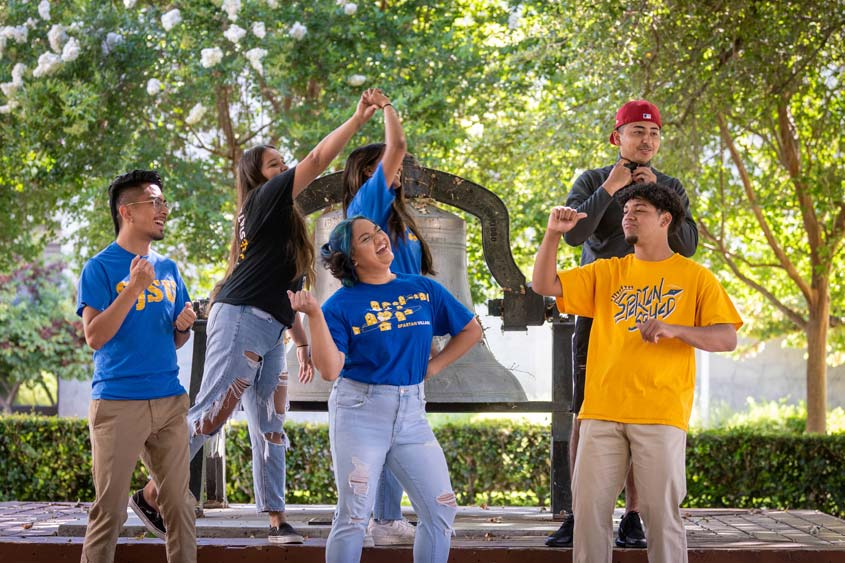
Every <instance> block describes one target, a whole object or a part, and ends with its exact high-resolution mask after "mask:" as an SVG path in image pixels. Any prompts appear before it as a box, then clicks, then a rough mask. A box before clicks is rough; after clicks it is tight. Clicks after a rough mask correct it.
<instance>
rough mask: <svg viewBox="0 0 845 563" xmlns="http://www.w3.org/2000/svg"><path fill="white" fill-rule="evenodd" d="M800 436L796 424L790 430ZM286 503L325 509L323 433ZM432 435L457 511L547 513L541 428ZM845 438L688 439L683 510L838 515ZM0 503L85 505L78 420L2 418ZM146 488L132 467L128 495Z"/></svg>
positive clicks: (291, 458) (237, 446)
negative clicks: (483, 508) (506, 508)
mask: <svg viewBox="0 0 845 563" xmlns="http://www.w3.org/2000/svg"><path fill="white" fill-rule="evenodd" d="M790 426H793V427H794V428H796V429H800V426H799V425H792V424H790ZM286 431H287V433H288V437H289V438H290V442H291V449H290V450H289V451H288V458H287V462H288V465H287V488H288V493H287V498H288V501H289V502H291V503H305V504H307V503H333V502H335V501H336V495H335V486H334V476H333V475H332V469H331V456H330V454H329V443H328V430H327V428H326V426H324V425H313V424H288V425H287V427H286ZM435 433H436V435H437V437H438V440H439V441H440V444H441V446H442V447H443V450H444V452H445V454H446V460H447V463H448V465H449V469H450V475H451V479H452V486H453V487H454V489H455V493H456V495H457V497H458V501H459V502H460V503H461V504H482V503H483V504H488V505H489V504H510V505H526V506H537V505H541V506H547V505H548V503H549V472H550V467H549V428H548V426H546V425H536V424H521V423H518V422H514V421H511V420H489V421H485V422H483V423H473V424H445V425H443V426H440V427H438V428H436V429H435ZM226 455H227V457H226V475H227V497H228V500H229V501H230V502H254V498H253V495H252V469H251V466H252V462H251V454H250V445H249V437H248V435H247V429H246V425H245V424H243V423H236V424H232V425H230V426H229V427H228V428H227V438H226ZM843 463H845V434H842V433H838V434H833V435H829V436H818V435H806V434H798V433H782V432H774V431H771V429H769V431H766V432H761V431H759V430H758V429H749V428H743V429H729V430H711V431H700V432H693V433H691V434H690V435H689V437H688V440H687V488H688V491H689V492H688V496H687V499H686V501H685V506H688V507H698V508H705V507H722V506H724V507H738V508H763V507H766V508H772V509H784V508H793V509H797V508H812V509H818V510H822V511H824V512H827V513H829V514H834V515H836V516H840V517H842V516H845V473H843V472H842V470H841V468H842V466H843ZM0 473H1V474H3V475H4V479H3V480H2V483H0V501H3V500H13V499H16V500H33V501H43V500H82V501H90V500H93V496H94V492H93V485H92V482H91V456H90V444H89V441H88V427H87V425H86V423H85V421H84V420H77V419H60V418H52V417H39V416H5V417H0ZM145 481H146V477H145V474H144V471H143V470H142V467H141V465H140V464H139V465H138V467H136V470H135V473H134V474H133V477H132V488H137V487H140V486H142V485H143V484H144V483H145Z"/></svg>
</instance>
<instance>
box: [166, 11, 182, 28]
mask: <svg viewBox="0 0 845 563" xmlns="http://www.w3.org/2000/svg"><path fill="white" fill-rule="evenodd" d="M181 21H182V12H180V11H179V8H174V9H172V10H170V11H169V12H167V13H166V14H163V15H162V16H161V27H163V28H164V31H170V30H171V29H173V28H174V27H176V26H177V25H179V22H181Z"/></svg>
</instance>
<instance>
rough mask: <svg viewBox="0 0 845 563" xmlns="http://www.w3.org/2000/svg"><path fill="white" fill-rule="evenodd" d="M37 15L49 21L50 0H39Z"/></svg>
mask: <svg viewBox="0 0 845 563" xmlns="http://www.w3.org/2000/svg"><path fill="white" fill-rule="evenodd" d="M38 15H39V16H41V19H42V20H44V21H50V0H41V2H40V3H39V4H38Z"/></svg>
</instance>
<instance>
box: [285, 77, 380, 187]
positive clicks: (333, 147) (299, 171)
mask: <svg viewBox="0 0 845 563" xmlns="http://www.w3.org/2000/svg"><path fill="white" fill-rule="evenodd" d="M372 93H373V90H367V91H366V92H364V93H363V94H361V99H360V100H358V106H357V107H356V108H355V113H354V114H353V115H352V117H350V118H349V119H347V120H346V122H345V123H344V124H343V125H341V126H340V127H338V128H337V129H335V130H334V131H332V132H331V133H329V134H328V135H326V137H325V138H324V139H323V140H322V141H320V142H319V143H317V146H316V147H314V148H313V149H311V152H310V153H308V156H306V157H305V158H304V159H302V161H301V162H300V163H299V164H297V165H296V169H295V171H294V178H293V198H294V199H296V197H297V196H298V195H299V194H300V193H301V192H302V190H304V189H305V188H306V186H308V184H310V183H311V182H313V181H314V179H315V178H316V177H317V176H319V175H320V174H322V173H323V171H325V169H326V168H328V166H329V164H331V163H332V161H333V160H334V159H335V158H336V157H337V155H338V154H340V151H342V150H343V147H345V146H346V143H348V142H349V139H351V138H352V135H354V134H355V133H357V132H358V130H359V129H361V127H363V125H364V124H365V123H366V122H367V121H369V120H370V118H371V117H372V116H373V114H374V113H375V111H376V110H377V109H378V107H377V106H375V105H374V104H373V103H372V101H371V97H372Z"/></svg>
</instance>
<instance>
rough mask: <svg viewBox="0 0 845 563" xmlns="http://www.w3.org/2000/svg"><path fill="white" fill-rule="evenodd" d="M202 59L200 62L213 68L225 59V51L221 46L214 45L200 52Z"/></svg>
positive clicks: (206, 66)
mask: <svg viewBox="0 0 845 563" xmlns="http://www.w3.org/2000/svg"><path fill="white" fill-rule="evenodd" d="M200 55H201V57H202V60H201V62H200V64H202V66H204V67H205V68H211V67H213V66H214V65H216V64H217V63H219V62H220V61H221V60H223V51H222V50H221V49H220V47H212V48H210V49H203V50H202V51H201V52H200Z"/></svg>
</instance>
